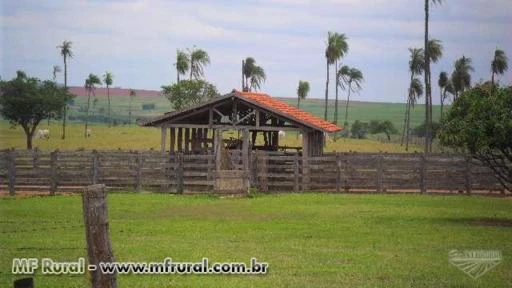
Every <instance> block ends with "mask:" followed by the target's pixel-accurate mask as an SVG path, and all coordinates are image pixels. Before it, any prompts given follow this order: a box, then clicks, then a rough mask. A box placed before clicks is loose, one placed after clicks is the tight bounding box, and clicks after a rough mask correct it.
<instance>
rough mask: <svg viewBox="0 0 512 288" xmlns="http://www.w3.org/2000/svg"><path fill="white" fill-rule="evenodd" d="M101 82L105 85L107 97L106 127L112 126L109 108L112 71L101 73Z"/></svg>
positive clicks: (112, 78) (112, 81)
mask: <svg viewBox="0 0 512 288" xmlns="http://www.w3.org/2000/svg"><path fill="white" fill-rule="evenodd" d="M103 82H105V85H107V99H108V127H111V126H112V110H111V109H110V86H111V85H112V83H114V76H113V75H112V72H108V71H107V72H105V74H104V75H103Z"/></svg>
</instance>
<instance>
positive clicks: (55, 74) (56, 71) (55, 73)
mask: <svg viewBox="0 0 512 288" xmlns="http://www.w3.org/2000/svg"><path fill="white" fill-rule="evenodd" d="M60 72H62V69H61V68H60V66H59V65H53V82H55V81H57V73H60Z"/></svg>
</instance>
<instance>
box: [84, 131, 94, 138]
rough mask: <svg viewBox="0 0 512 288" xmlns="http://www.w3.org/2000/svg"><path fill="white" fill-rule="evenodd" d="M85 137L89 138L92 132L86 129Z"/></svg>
mask: <svg viewBox="0 0 512 288" xmlns="http://www.w3.org/2000/svg"><path fill="white" fill-rule="evenodd" d="M85 135H87V137H91V135H92V130H91V129H87V131H85Z"/></svg>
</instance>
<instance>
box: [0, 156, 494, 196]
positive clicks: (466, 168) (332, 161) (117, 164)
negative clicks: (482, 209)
mask: <svg viewBox="0 0 512 288" xmlns="http://www.w3.org/2000/svg"><path fill="white" fill-rule="evenodd" d="M228 155H229V157H230V158H231V159H230V160H231V163H232V169H235V170H243V169H248V171H246V172H247V173H244V175H247V177H248V178H249V179H248V180H249V182H250V185H251V186H252V187H256V188H258V189H260V190H262V191H296V192H299V191H313V190H323V191H338V192H353V191H362V190H364V191H375V192H392V191H407V192H422V193H425V192H441V191H442V192H461V191H464V192H467V193H472V192H481V191H500V192H502V193H503V189H502V187H501V185H500V184H499V182H498V180H497V179H496V178H495V176H494V174H493V172H492V170H490V169H489V168H488V167H486V166H484V165H483V164H482V163H480V162H479V161H477V160H475V159H471V158H468V157H466V156H465V155H454V154H431V155H429V156H428V157H425V156H424V155H423V154H419V153H416V154H394V153H328V154H324V155H322V156H318V157H309V158H303V157H302V156H301V155H300V154H298V153H292V154H290V153H283V152H280V153H278V152H271V153H268V152H262V151H254V152H253V153H250V155H249V157H250V159H249V160H248V164H247V166H245V165H244V161H243V159H242V158H243V157H242V153H240V151H230V153H228ZM215 161H216V157H215V155H213V154H199V155H196V154H183V153H178V154H172V155H170V154H162V153H161V152H156V151H120V150H119V151H118V150H116V151H94V150H93V151H58V150H56V151H40V150H33V151H29V150H3V151H0V191H2V192H4V193H5V192H9V193H10V194H12V195H13V194H15V193H16V191H26V192H31V191H39V192H48V193H50V194H54V193H56V192H63V191H71V192H73V191H81V188H82V187H83V186H87V185H90V184H97V183H103V184H105V185H106V186H107V187H113V188H116V189H124V190H135V191H141V190H152V191H158V192H167V193H183V192H184V191H187V192H190V193H205V192H206V193H208V192H213V191H214V187H215V181H216V179H217V178H216V176H217V175H216V171H215V170H216V164H215ZM244 167H247V168H244Z"/></svg>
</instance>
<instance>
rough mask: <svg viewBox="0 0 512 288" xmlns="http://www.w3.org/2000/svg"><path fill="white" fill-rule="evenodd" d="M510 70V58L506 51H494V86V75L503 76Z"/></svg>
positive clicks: (492, 66)
mask: <svg viewBox="0 0 512 288" xmlns="http://www.w3.org/2000/svg"><path fill="white" fill-rule="evenodd" d="M507 70H508V58H507V55H505V51H503V50H500V49H496V51H494V59H493V60H492V62H491V72H492V76H491V82H492V84H493V85H494V75H498V74H500V75H503V73H505V71H507Z"/></svg>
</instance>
